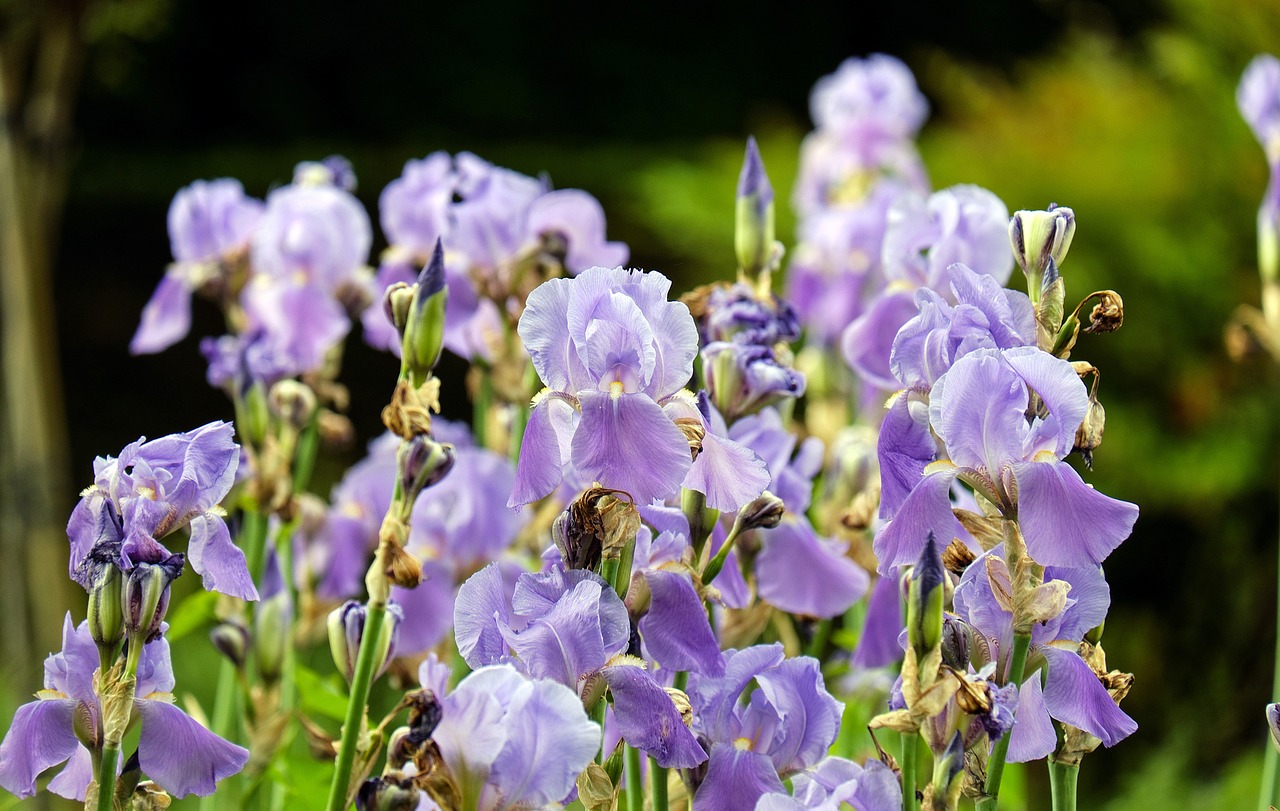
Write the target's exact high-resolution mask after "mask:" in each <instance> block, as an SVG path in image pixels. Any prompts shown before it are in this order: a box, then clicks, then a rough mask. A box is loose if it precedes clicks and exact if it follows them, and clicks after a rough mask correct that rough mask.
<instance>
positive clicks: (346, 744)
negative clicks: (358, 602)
mask: <svg viewBox="0 0 1280 811" xmlns="http://www.w3.org/2000/svg"><path fill="white" fill-rule="evenodd" d="M386 615H387V606H386V604H385V603H382V602H375V601H373V600H370V601H369V607H368V613H367V615H366V616H365V624H364V635H363V636H362V637H361V639H360V653H359V655H358V656H357V657H356V670H355V674H354V675H353V676H352V678H351V695H350V696H349V697H348V699H347V717H346V719H345V720H344V721H343V725H342V743H341V745H340V747H339V749H338V760H337V763H336V764H335V765H334V769H333V782H332V783H331V784H330V785H329V802H328V804H327V805H326V806H325V807H326V808H327V809H328V811H342V809H344V808H346V807H347V790H348V787H349V786H350V784H351V766H352V764H353V763H355V759H356V745H357V743H358V742H359V740H360V737H361V734H362V733H363V731H364V715H365V708H366V706H367V705H368V703H369V688H370V687H371V686H372V685H373V671H374V669H375V668H376V667H377V666H378V665H379V664H381V663H380V662H375V661H374V658H375V657H376V656H377V651H378V647H379V645H378V639H379V637H381V636H382V623H383V620H384V619H385V618H386Z"/></svg>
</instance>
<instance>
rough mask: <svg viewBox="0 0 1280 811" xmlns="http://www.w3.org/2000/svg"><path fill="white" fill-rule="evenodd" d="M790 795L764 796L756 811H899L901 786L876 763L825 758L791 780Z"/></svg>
mask: <svg viewBox="0 0 1280 811" xmlns="http://www.w3.org/2000/svg"><path fill="white" fill-rule="evenodd" d="M791 784H792V793H791V794H790V795H787V794H766V795H764V796H763V797H761V798H760V801H759V802H757V803H756V806H755V811H802V810H803V809H813V810H814V811H839V809H841V808H846V807H852V808H853V809H854V811H897V810H898V809H900V808H902V784H901V783H900V782H899V781H898V776H897V775H896V774H894V773H893V770H892V769H890V768H889V767H888V766H886V765H884V764H883V763H881V762H880V761H878V760H868V761H867V763H866V765H865V766H859V765H858V764H857V763H854V762H853V761H851V760H846V759H844V758H840V757H828V758H826V759H824V760H823V761H822V762H821V763H819V764H818V765H817V766H815V767H814V768H813V769H812V770H810V771H805V772H800V773H799V774H797V775H795V776H794V777H792V778H791Z"/></svg>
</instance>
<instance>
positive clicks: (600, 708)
mask: <svg viewBox="0 0 1280 811" xmlns="http://www.w3.org/2000/svg"><path fill="white" fill-rule="evenodd" d="M606 707H608V702H606V701H605V700H604V696H601V697H600V700H599V701H597V702H596V705H595V706H594V707H592V708H591V720H592V721H595V722H596V723H597V724H599V725H600V751H598V752H596V763H599V764H600V765H601V766H603V765H604V711H605V708H606ZM624 765H625V764H624Z"/></svg>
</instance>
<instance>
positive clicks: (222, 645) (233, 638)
mask: <svg viewBox="0 0 1280 811" xmlns="http://www.w3.org/2000/svg"><path fill="white" fill-rule="evenodd" d="M209 641H210V642H212V643H213V646H214V647H215V648H217V649H218V652H219V653H221V654H222V655H223V656H225V657H227V658H228V659H229V660H231V664H233V665H235V666H236V670H240V669H241V668H243V667H244V663H245V661H246V660H247V659H248V658H249V629H248V628H246V627H244V626H243V625H241V624H240V623H239V622H220V623H218V624H217V625H215V626H213V630H211V631H210V632H209Z"/></svg>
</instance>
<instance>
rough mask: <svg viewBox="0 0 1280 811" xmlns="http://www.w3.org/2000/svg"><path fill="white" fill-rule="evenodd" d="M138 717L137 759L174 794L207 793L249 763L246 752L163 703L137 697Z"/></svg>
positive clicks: (157, 780)
mask: <svg viewBox="0 0 1280 811" xmlns="http://www.w3.org/2000/svg"><path fill="white" fill-rule="evenodd" d="M134 707H135V708H136V709H137V711H138V714H139V715H141V716H142V734H141V736H140V737H139V738H138V762H139V764H140V765H141V766H142V771H143V773H145V774H146V775H147V777H150V778H151V779H152V780H154V781H156V782H157V783H159V784H160V786H161V787H162V788H163V789H164V790H165V791H167V792H169V793H170V794H172V795H173V796H174V797H179V798H181V797H185V796H187V795H188V794H196V795H198V796H200V797H207V796H209V795H210V794H212V793H213V791H214V788H216V786H217V782H218V781H219V780H221V779H223V778H224V777H230V776H231V775H233V774H236V773H238V772H239V771H240V770H241V769H243V768H244V765H245V764H246V763H248V762H249V750H247V749H245V748H243V747H240V746H236V745H235V744H233V743H229V742H227V741H224V740H223V739H222V738H219V737H218V736H217V735H214V734H213V733H212V732H210V731H209V730H207V729H205V728H204V727H202V726H200V724H199V723H197V722H196V721H195V720H194V719H192V718H191V717H190V716H188V715H187V714H186V713H184V712H183V711H182V710H180V709H178V708H177V707H175V706H173V705H172V704H169V703H168V702H165V701H145V700H143V701H138V702H136V703H135V704H134Z"/></svg>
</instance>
